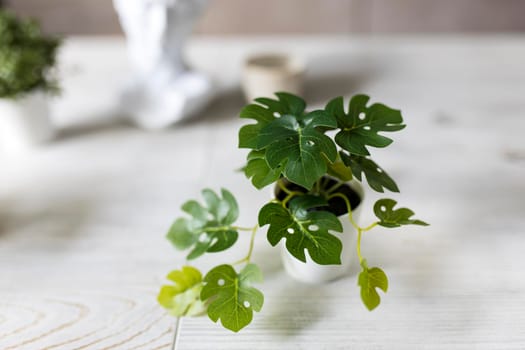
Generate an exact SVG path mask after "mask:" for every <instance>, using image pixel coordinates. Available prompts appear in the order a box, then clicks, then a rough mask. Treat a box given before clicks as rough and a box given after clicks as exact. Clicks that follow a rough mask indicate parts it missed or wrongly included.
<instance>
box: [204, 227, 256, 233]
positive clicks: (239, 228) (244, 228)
mask: <svg viewBox="0 0 525 350" xmlns="http://www.w3.org/2000/svg"><path fill="white" fill-rule="evenodd" d="M227 230H236V231H251V230H253V228H252V227H241V226H218V227H206V229H205V231H206V232H218V231H227Z"/></svg>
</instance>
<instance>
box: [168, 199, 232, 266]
mask: <svg viewBox="0 0 525 350" xmlns="http://www.w3.org/2000/svg"><path fill="white" fill-rule="evenodd" d="M221 195H222V198H221V197H219V196H218V195H217V194H216V193H215V192H213V191H212V190H210V189H205V190H203V191H202V196H203V197H204V201H205V203H206V206H202V205H201V204H200V203H198V202H197V201H194V200H190V201H188V202H186V203H184V205H183V206H182V210H183V211H184V212H186V213H188V214H189V215H190V216H191V218H178V219H177V220H175V222H174V223H173V225H172V226H171V228H170V230H169V232H168V235H167V238H168V240H170V241H171V242H172V243H173V245H174V246H175V247H176V248H177V249H180V250H185V249H188V248H190V247H193V249H192V250H191V251H190V253H189V254H188V256H187V259H188V260H191V259H195V258H198V257H199V256H201V255H202V254H204V253H206V252H208V253H214V252H220V251H223V250H226V249H228V248H230V247H231V246H232V245H233V244H235V242H236V241H237V238H238V236H239V233H238V232H237V230H235V229H234V228H233V227H231V226H230V225H231V224H233V223H234V222H235V220H237V217H238V216H239V206H238V205H237V201H236V200H235V198H234V197H233V195H232V194H231V193H230V192H229V191H227V190H225V189H222V190H221Z"/></svg>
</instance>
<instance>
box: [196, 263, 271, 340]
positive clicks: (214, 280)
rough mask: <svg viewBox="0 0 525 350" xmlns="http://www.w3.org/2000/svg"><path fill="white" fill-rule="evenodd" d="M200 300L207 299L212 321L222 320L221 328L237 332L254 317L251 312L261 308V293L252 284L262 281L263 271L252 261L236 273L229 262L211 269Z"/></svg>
mask: <svg viewBox="0 0 525 350" xmlns="http://www.w3.org/2000/svg"><path fill="white" fill-rule="evenodd" d="M204 281H205V282H206V284H205V286H204V288H203V289H202V292H201V299H202V300H208V299H210V304H209V306H208V316H209V317H210V319H211V320H212V321H213V322H217V320H219V319H220V320H221V324H222V325H223V326H224V328H227V329H229V330H231V331H234V332H238V331H239V330H241V329H242V328H244V327H245V326H247V325H248V324H249V323H250V322H251V321H252V318H253V311H257V312H258V311H261V309H262V306H263V303H264V296H263V294H262V293H261V292H260V291H259V290H257V289H255V288H253V287H251V284H252V283H254V282H261V281H262V274H261V272H260V270H259V268H258V267H257V265H254V264H248V265H246V266H245V267H244V269H242V271H241V272H240V273H239V274H237V272H236V271H235V269H234V268H233V267H232V266H231V265H220V266H217V267H215V268H213V269H212V270H211V271H210V272H208V274H206V277H205V278H204Z"/></svg>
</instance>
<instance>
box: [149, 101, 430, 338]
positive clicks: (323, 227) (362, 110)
mask: <svg viewBox="0 0 525 350" xmlns="http://www.w3.org/2000/svg"><path fill="white" fill-rule="evenodd" d="M276 97H277V98H276V99H270V98H258V99H256V100H255V103H253V104H249V105H247V106H245V107H244V108H243V109H242V110H241V113H240V117H241V118H246V119H252V120H254V121H255V122H254V123H250V124H247V125H244V126H243V127H242V128H241V129H240V131H239V147H240V148H246V149H249V150H250V151H249V153H248V156H247V163H246V165H245V167H244V168H243V171H244V173H245V174H246V177H247V178H248V179H250V180H251V182H252V184H253V186H254V187H255V188H257V189H261V188H263V187H266V186H268V185H275V186H276V189H277V191H276V193H277V195H276V198H273V199H271V200H270V201H269V203H267V204H265V205H264V206H262V208H261V209H260V211H259V215H258V222H257V224H256V225H254V226H253V227H240V226H236V225H235V221H236V219H237V217H238V214H239V207H238V204H237V201H236V200H235V198H234V196H233V195H232V194H231V193H230V192H229V191H227V190H225V189H222V190H221V193H220V194H217V193H215V192H214V191H212V190H210V189H205V190H203V191H202V197H203V199H204V203H200V202H198V201H195V200H190V201H187V202H186V203H184V205H183V206H182V210H183V211H184V212H185V213H186V216H184V217H181V218H178V219H176V220H175V222H174V224H173V225H172V226H171V229H170V230H169V233H168V235H167V238H168V239H169V240H170V241H171V242H172V243H173V245H174V246H175V247H176V248H177V249H179V250H187V251H188V255H187V260H188V261H194V260H195V259H196V258H198V257H200V256H202V255H203V254H208V253H217V252H220V251H224V250H226V249H229V248H231V247H232V246H233V245H234V244H235V242H236V241H237V238H238V236H239V232H241V231H248V232H251V240H250V244H249V247H248V252H247V254H246V257H245V258H243V259H241V260H239V261H236V262H233V263H231V264H221V265H219V266H216V267H214V268H213V269H211V270H210V271H208V272H207V273H206V274H205V276H204V277H203V276H202V274H201V272H200V271H199V270H198V269H196V268H195V267H191V266H184V267H182V269H180V270H175V271H172V272H171V273H170V274H169V275H168V279H169V280H171V282H173V283H172V284H170V285H166V286H163V287H162V289H161V292H160V294H159V297H158V301H159V302H160V304H161V305H162V306H163V307H165V308H166V309H168V310H169V312H170V313H171V314H172V315H174V316H192V315H197V314H202V313H207V314H208V316H209V317H210V319H211V320H212V321H214V322H217V321H218V320H220V321H221V323H222V325H223V326H224V327H225V328H227V329H230V330H232V331H235V332H237V331H239V330H240V329H242V328H243V327H245V326H246V325H248V324H249V323H250V322H251V321H252V318H253V313H254V311H255V312H259V311H260V310H261V308H262V306H263V302H264V297H263V294H262V293H261V291H259V290H258V289H256V288H255V287H254V286H253V284H255V283H257V282H261V281H262V275H261V272H260V270H259V268H258V267H257V265H255V264H254V263H252V261H251V257H252V252H253V248H254V238H255V235H256V233H257V231H258V230H259V228H262V227H268V229H267V238H268V242H269V243H270V244H271V245H272V246H276V245H277V244H278V243H279V242H281V241H285V243H284V245H285V247H286V249H287V250H288V252H289V253H290V254H291V255H292V256H293V257H294V258H295V259H297V260H299V261H302V262H306V261H307V255H308V256H309V257H310V258H311V260H312V261H313V262H315V263H317V264H320V265H337V264H340V263H341V252H342V245H343V243H342V242H341V240H340V239H339V238H338V232H341V231H342V230H343V226H342V224H341V220H348V221H349V222H350V223H351V225H352V226H353V228H354V229H355V230H356V231H357V242H356V250H357V256H358V258H359V262H360V266H361V272H360V274H359V276H358V279H357V284H358V286H359V288H360V291H361V299H362V301H363V303H364V305H365V306H366V307H367V308H368V309H369V310H373V309H374V308H376V307H377V306H378V305H379V303H380V296H379V293H378V290H382V291H383V292H386V291H387V289H388V279H387V276H386V274H385V272H384V271H383V270H381V269H380V268H379V267H375V266H369V265H368V262H367V260H366V259H365V258H364V257H363V254H362V252H361V239H362V235H363V233H365V232H367V231H370V230H371V229H373V228H374V227H376V226H382V227H387V228H395V227H401V226H404V225H423V226H424V225H427V224H426V223H425V222H423V221H421V220H417V219H414V218H413V215H414V213H413V212H412V211H411V210H410V209H407V208H399V207H397V202H396V201H395V200H393V199H388V198H384V199H380V200H378V201H377V202H376V203H375V204H374V214H375V216H376V220H375V221H374V222H372V223H370V224H369V225H366V226H360V225H359V224H358V223H357V222H356V221H355V220H354V218H353V216H352V209H353V208H355V207H356V204H357V203H358V202H359V198H356V197H355V196H354V195H352V194H349V192H348V191H345V190H344V189H345V186H346V184H347V183H348V181H350V180H352V179H355V180H356V181H363V182H364V180H365V178H366V181H367V182H368V184H369V186H370V188H371V189H373V190H374V191H377V192H384V191H385V190H387V191H391V192H399V189H398V187H397V185H396V183H395V182H394V180H393V179H392V178H391V177H390V176H389V175H388V173H387V172H386V171H385V170H384V169H383V168H381V167H380V166H379V165H377V163H375V162H374V161H373V160H372V159H371V158H370V150H371V149H372V148H384V147H386V146H388V145H390V144H391V143H392V139H390V138H389V137H387V136H385V135H384V133H387V132H394V131H399V130H401V129H403V128H404V127H405V125H404V124H403V118H402V116H401V112H400V111H399V110H396V109H392V108H390V107H387V106H385V105H384V104H380V103H374V104H370V103H369V97H368V96H366V95H356V96H354V97H352V99H351V100H350V103H349V105H348V108H347V109H346V110H345V106H344V101H343V98H342V97H338V98H335V99H333V100H331V101H330V102H329V103H328V104H327V105H326V107H325V108H324V109H319V110H314V111H307V109H306V103H305V101H304V100H303V99H301V98H300V97H298V96H294V95H291V94H288V93H277V94H276ZM356 201H357V203H356Z"/></svg>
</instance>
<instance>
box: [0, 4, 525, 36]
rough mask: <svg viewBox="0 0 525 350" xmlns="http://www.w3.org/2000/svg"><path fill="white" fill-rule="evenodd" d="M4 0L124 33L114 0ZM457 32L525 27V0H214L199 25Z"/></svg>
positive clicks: (92, 29) (56, 25) (82, 25)
mask: <svg viewBox="0 0 525 350" xmlns="http://www.w3.org/2000/svg"><path fill="white" fill-rule="evenodd" d="M0 1H1V0H0ZM3 2H4V4H5V5H7V6H8V7H10V8H12V9H14V10H15V11H17V12H18V13H20V14H23V15H30V16H34V17H37V18H39V19H40V20H41V22H42V24H43V26H44V28H45V29H46V30H47V31H49V32H58V33H64V34H114V33H119V32H120V29H119V25H118V20H117V17H116V15H115V13H114V10H113V7H112V4H111V0H4V1H3ZM455 31H458V32H487V31H489V32H491V31H496V32H501V31H504V32H514V31H525V0H257V1H256V0H210V6H209V8H208V10H207V12H206V14H205V15H204V17H203V18H202V20H201V21H200V22H199V24H198V27H197V32H198V33H204V34H226V35H230V34H231V35H238V34H244V35H249V34H276V33H351V32H361V33H363V32H364V33H367V32H379V33H384V32H455Z"/></svg>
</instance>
